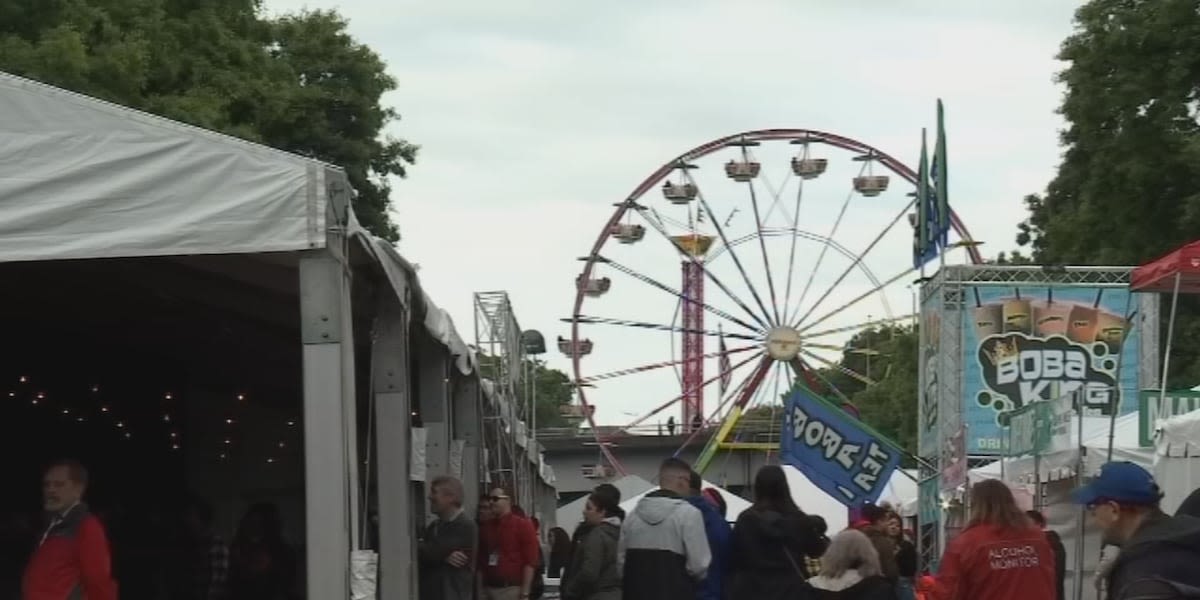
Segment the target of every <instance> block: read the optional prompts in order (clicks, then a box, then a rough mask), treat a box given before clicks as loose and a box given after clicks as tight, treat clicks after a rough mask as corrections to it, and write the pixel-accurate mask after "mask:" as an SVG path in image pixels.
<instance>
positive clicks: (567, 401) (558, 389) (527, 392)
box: [479, 354, 578, 429]
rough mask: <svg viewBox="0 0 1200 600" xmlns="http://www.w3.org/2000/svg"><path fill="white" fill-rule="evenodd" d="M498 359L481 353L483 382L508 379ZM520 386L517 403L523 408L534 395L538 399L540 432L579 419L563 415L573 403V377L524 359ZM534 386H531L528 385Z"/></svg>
mask: <svg viewBox="0 0 1200 600" xmlns="http://www.w3.org/2000/svg"><path fill="white" fill-rule="evenodd" d="M500 367H501V365H500V364H499V361H498V359H497V357H494V356H488V355H486V354H479V375H480V377H483V378H484V379H491V380H493V381H496V380H498V379H500V378H501V377H504V376H505V371H507V370H511V369H502V368H500ZM517 368H518V369H520V373H518V374H517V379H518V381H517V383H516V385H515V387H514V389H515V393H516V395H517V398H516V400H517V401H519V402H521V403H522V406H528V403H529V402H530V400H532V396H534V395H536V398H537V408H536V411H537V427H538V429H543V428H552V427H572V426H574V425H577V424H578V420H577V419H575V420H573V419H570V418H568V417H565V416H564V415H563V411H562V407H564V406H570V405H571V403H572V401H573V400H574V393H573V388H572V385H571V378H570V377H569V376H567V374H566V373H564V372H562V371H559V370H558V369H552V368H550V367H547V366H546V363H545V362H543V361H541V360H538V359H535V358H525V359H524V364H523V365H522V366H519V367H517ZM527 383H530V384H532V387H530V386H529V385H527Z"/></svg>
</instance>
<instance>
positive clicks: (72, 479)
mask: <svg viewBox="0 0 1200 600" xmlns="http://www.w3.org/2000/svg"><path fill="white" fill-rule="evenodd" d="M87 480H88V476H87V470H86V469H85V468H84V467H83V465H81V464H79V463H78V462H76V461H60V462H57V463H54V464H53V465H51V466H50V468H49V469H47V470H46V474H45V477H44V478H43V480H42V498H43V504H44V507H45V509H46V513H47V515H48V516H49V518H50V522H49V526H47V527H46V529H45V531H44V532H43V533H42V537H41V540H40V541H39V542H38V547H37V549H36V550H34V552H33V556H32V557H31V558H30V559H29V564H28V565H27V566H26V567H25V576H24V577H23V578H22V581H21V598H22V600H61V599H63V598H77V597H82V598H87V600H116V598H117V585H116V583H115V582H114V581H113V578H112V557H111V555H110V554H109V548H108V538H107V536H106V535H105V533H104V526H103V525H101V524H100V520H99V519H97V518H96V517H95V516H94V515H92V514H91V513H90V512H88V508H87V505H85V504H83V493H84V490H86V489H87Z"/></svg>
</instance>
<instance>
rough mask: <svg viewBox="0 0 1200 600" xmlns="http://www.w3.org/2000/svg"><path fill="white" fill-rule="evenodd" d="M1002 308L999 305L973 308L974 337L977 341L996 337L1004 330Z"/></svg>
mask: <svg viewBox="0 0 1200 600" xmlns="http://www.w3.org/2000/svg"><path fill="white" fill-rule="evenodd" d="M1003 323H1004V307H1003V306H1001V305H999V304H986V305H984V306H976V307H975V335H977V336H979V339H981V340H982V339H983V338H986V337H988V336H992V335H996V334H997V333H1000V332H1002V331H1003V330H1004V328H1003Z"/></svg>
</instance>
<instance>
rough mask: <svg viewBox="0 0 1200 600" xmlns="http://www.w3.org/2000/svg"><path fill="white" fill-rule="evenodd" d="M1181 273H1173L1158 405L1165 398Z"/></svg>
mask: <svg viewBox="0 0 1200 600" xmlns="http://www.w3.org/2000/svg"><path fill="white" fill-rule="evenodd" d="M1182 276H1183V274H1182V273H1179V272H1176V273H1175V291H1174V292H1173V293H1172V294H1171V316H1170V317H1169V318H1168V319H1167V348H1166V353H1165V354H1163V363H1162V376H1161V377H1159V384H1158V406H1159V407H1162V405H1163V403H1164V402H1166V399H1167V368H1168V367H1169V366H1170V365H1171V342H1172V341H1173V338H1174V337H1175V309H1176V308H1178V306H1179V280H1180V278H1181V277H1182Z"/></svg>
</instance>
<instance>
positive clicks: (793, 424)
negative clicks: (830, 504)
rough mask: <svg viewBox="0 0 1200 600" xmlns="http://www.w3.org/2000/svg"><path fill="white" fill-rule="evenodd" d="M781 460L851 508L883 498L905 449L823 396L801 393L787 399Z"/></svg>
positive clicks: (803, 391) (800, 391)
mask: <svg viewBox="0 0 1200 600" xmlns="http://www.w3.org/2000/svg"><path fill="white" fill-rule="evenodd" d="M786 406H787V410H786V412H785V417H784V423H783V439H782V440H781V441H780V457H781V458H782V459H783V462H785V463H787V464H789V465H792V466H794V467H796V468H797V469H799V470H800V472H802V473H804V475H805V476H807V477H808V479H809V480H810V481H812V482H813V483H814V484H815V485H816V486H817V487H819V488H821V489H822V490H823V491H825V493H827V494H829V495H830V496H832V497H834V498H837V499H838V500H839V501H840V502H842V503H843V504H845V505H846V506H854V505H859V504H862V503H863V502H874V501H875V500H877V499H879V495H880V494H882V493H883V490H884V488H885V487H887V483H888V481H889V480H891V477H892V472H893V471H895V470H896V467H897V466H899V464H900V450H899V449H898V448H897V447H896V445H895V444H893V443H892V442H891V441H890V440H888V439H887V438H885V437H883V436H882V435H879V434H877V433H875V432H873V431H871V430H870V429H868V428H867V427H866V426H865V425H864V424H863V423H862V422H860V421H859V420H858V419H855V418H854V417H852V416H850V415H849V414H847V413H846V412H845V411H843V410H841V409H840V408H838V407H836V406H833V405H832V404H830V403H829V402H828V401H826V400H825V399H824V398H821V397H820V396H817V395H816V394H814V393H812V392H810V391H808V390H806V389H803V388H801V389H797V390H796V391H793V392H792V393H791V394H790V395H789V396H788V398H787V404H786Z"/></svg>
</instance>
